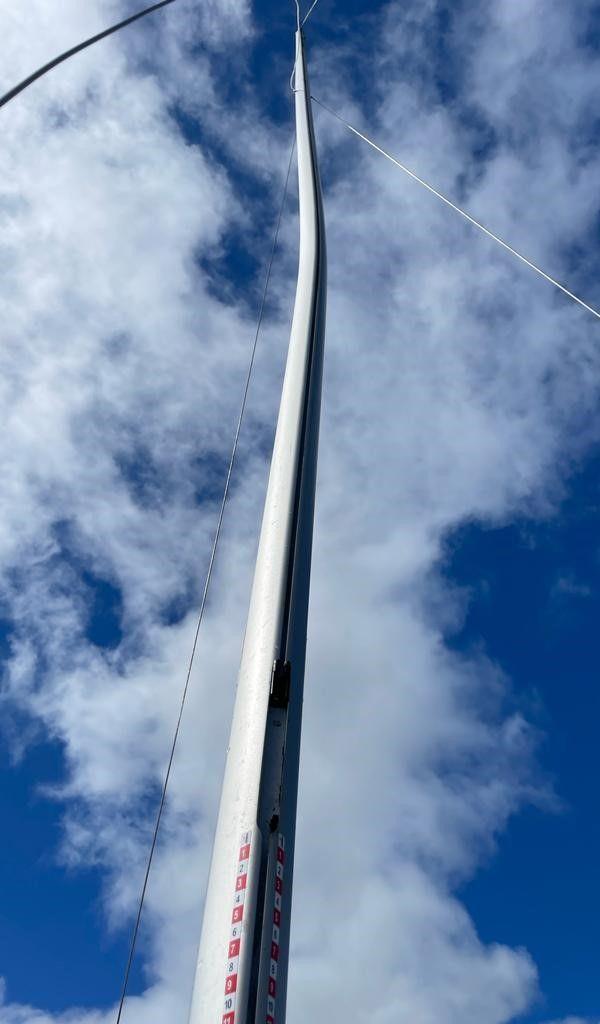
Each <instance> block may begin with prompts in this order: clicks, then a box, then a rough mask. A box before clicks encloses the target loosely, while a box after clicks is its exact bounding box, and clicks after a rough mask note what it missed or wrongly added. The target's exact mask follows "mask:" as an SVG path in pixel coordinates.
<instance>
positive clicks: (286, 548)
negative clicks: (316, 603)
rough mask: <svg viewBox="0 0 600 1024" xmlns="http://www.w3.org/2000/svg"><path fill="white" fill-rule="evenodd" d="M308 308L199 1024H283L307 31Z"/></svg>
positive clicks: (311, 300) (252, 615)
mask: <svg viewBox="0 0 600 1024" xmlns="http://www.w3.org/2000/svg"><path fill="white" fill-rule="evenodd" d="M295 106H296V137H297V150H298V178H299V198H300V256H299V271H298V285H297V291H296V303H295V307H294V317H293V321H292V329H291V335H290V344H289V351H288V359H287V366H286V372H285V379H284V383H283V392H282V396H281V406H280V410H279V419H278V423H277V432H276V435H275V445H274V449H273V458H272V462H271V472H270V476H269V485H268V489H267V496H266V501H265V508H264V513H263V521H262V528H261V534H260V542H259V548H258V556H257V560H256V568H255V573H254V583H253V587H252V596H251V600H250V609H249V612H248V621H247V625H246V635H245V639H244V647H243V652H242V660H241V666H240V671H239V677H238V686H237V695H236V701H235V708H234V713H233V723H232V727H231V735H230V741H229V751H228V756H227V764H226V768H225V777H224V781H223V789H222V793H221V804H220V809H219V817H218V822H217V830H216V835H215V841H214V847H213V855H212V863H211V868H210V875H209V881H208V890H207V896H206V905H205V909H204V920H203V925H202V937H201V940H200V949H199V954H198V964H197V968H196V977H195V983H194V995H193V999H192V1006H191V1011H190V1018H189V1020H190V1024H274V1022H276V1024H284V1021H285V1006H286V987H287V967H288V953H289V935H290V912H291V898H292V873H293V863H294V835H295V823H296V801H297V792H298V766H299V756H300V731H301V721H302V694H303V684H304V659H305V651H306V623H307V614H308V595H309V585H310V564H311V551H312V533H313V516H314V499H315V478H316V466H317V448H318V438H319V417H320V407H321V380H322V369H323V338H324V330H325V303H326V250H325V231H324V225H323V208H322V201H321V189H320V183H319V173H318V168H317V159H316V151H315V141H314V131H313V122H312V111H311V103H310V89H309V84H308V75H307V70H306V62H305V57H304V47H303V38H302V33H301V30H300V25H298V31H297V33H296V65H295Z"/></svg>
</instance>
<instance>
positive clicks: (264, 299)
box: [116, 139, 296, 1024]
mask: <svg viewBox="0 0 600 1024" xmlns="http://www.w3.org/2000/svg"><path fill="white" fill-rule="evenodd" d="M295 145H296V142H295V139H294V142H293V143H292V148H291V150H290V158H289V161H288V167H287V174H286V177H285V185H284V188H283V196H282V198H281V205H280V207H279V215H278V217H277V225H276V227H275V235H274V238H273V245H272V247H271V255H270V257H269V263H268V267H267V275H266V278H265V286H264V288H263V293H262V300H261V304H260V310H259V313H258V321H257V325H256V332H255V335H254V343H253V345H252V351H251V354H250V362H249V365H248V372H247V374H246V383H245V385H244V392H243V395H242V404H241V407H240V413H239V417H238V421H237V427H236V431H235V436H234V440H233V448H232V450H231V457H230V459H229V468H228V470H227V477H226V479H225V487H224V489H223V497H222V499H221V508H220V510H219V517H218V519H217V526H216V529H215V536H214V540H213V544H212V549H211V553H210V560H209V563H208V569H207V572H206V580H205V582H204V590H203V592H202V600H201V602H200V611H199V613H198V623H197V625H196V632H195V635H194V642H193V644H192V653H191V655H190V660H189V662H188V670H187V675H186V680H185V686H184V688H183V693H182V696H181V702H180V705H179V716H178V718H177V725H176V726H175V733H174V735H173V742H172V744H171V753H170V755H169V761H168V764H167V771H166V774H165V781H164V783H163V788H162V793H161V798H160V803H159V806H158V812H157V815H156V822H155V825H154V832H153V835H152V843H151V845H150V853H149V854H148V861H147V863H146V871H145V874H144V882H143V885H142V891H141V894H140V900H139V904H138V910H137V916H136V919H135V925H134V927H133V933H132V936H131V944H130V947H129V957H128V959H127V967H126V968H125V977H124V980H123V988H122V990H121V999H120V1001H119V1012H118V1014H117V1020H116V1024H120V1021H121V1014H122V1013H123V1006H124V1004H125V997H126V995H127V987H128V984H129V975H130V974H131V967H132V964H133V957H134V953H135V947H136V944H137V937H138V932H139V930H140V921H141V919H142V910H143V907H144V900H145V898H146V889H147V888H148V879H149V877H150V869H151V867H152V861H153V860H154V851H155V850H156V841H157V839H158V833H159V830H160V823H161V821H162V816H163V811H164V808H165V800H166V797H167V789H168V787H169V780H170V778H171V770H172V768H173V759H174V757H175V749H176V747H177V740H178V739H179V731H180V728H181V720H182V718H183V711H184V708H185V702H186V698H187V695H188V690H189V686H190V677H191V674H192V668H193V665H194V658H195V655H196V648H197V646H198V636H199V633H200V626H201V625H202V619H203V617H204V609H205V607H206V598H207V596H208V589H209V586H210V582H211V579H212V572H213V567H214V564H215V556H216V553H217V547H218V544H219V539H220V536H221V527H222V525H223V517H224V515H225V507H226V505H227V499H228V497H229V487H230V483H231V476H232V473H233V467H234V463H235V458H236V455H237V450H238V442H239V439H240V431H241V429H242V422H243V419H244V412H245V410H246V402H247V399H248V391H249V388H250V380H251V378H252V370H253V368H254V361H255V357H256V347H257V345H258V337H259V334H260V328H261V326H262V322H263V317H264V313H265V307H266V302H267V292H268V289H269V282H270V280H271V271H272V269H273V259H274V256H275V250H276V248H277V241H278V239H279V229H280V227H281V219H282V217H283V209H284V206H285V200H286V197H287V191H288V185H289V180H290V171H291V169H292V157H293V155H294V148H295Z"/></svg>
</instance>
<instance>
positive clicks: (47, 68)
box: [0, 0, 175, 107]
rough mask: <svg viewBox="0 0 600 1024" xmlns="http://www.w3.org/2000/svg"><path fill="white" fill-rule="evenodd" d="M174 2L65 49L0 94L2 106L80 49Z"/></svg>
mask: <svg viewBox="0 0 600 1024" xmlns="http://www.w3.org/2000/svg"><path fill="white" fill-rule="evenodd" d="M173 3H175V0H160V3H157V4H152V7H146V9H145V10H143V11H138V13H137V14H132V15H131V17H130V18H125V21H120V22H119V24H118V25H113V26H112V28H107V29H105V31H104V32H99V33H98V35H96V36H92V37H91V39H86V40H85V42H83V43H79V44H78V45H77V46H73V47H72V48H71V49H70V50H65V52H64V53H61V54H60V56H58V57H55V58H54V60H51V61H50V62H49V63H48V64H44V66H43V67H41V68H38V70H37V71H34V72H33V74H32V75H29V77H28V78H24V79H23V81H22V82H19V84H18V85H15V86H14V88H13V89H9V91H8V92H6V93H4V96H0V107H3V106H4V104H5V103H8V102H9V101H10V100H12V99H14V98H15V96H18V95H19V93H20V92H23V90H24V89H26V88H27V87H28V86H29V85H32V84H33V82H36V81H37V79H38V78H41V77H42V75H45V74H46V73H47V72H48V71H52V68H55V67H56V66H57V65H58V64H62V62H63V61H64V60H68V59H69V57H73V56H74V55H75V54H76V53H79V51H80V50H85V48H86V47H87V46H93V44H94V43H97V42H99V41H100V39H105V38H106V36H110V35H112V34H113V32H118V31H119V29H121V28H125V27H126V25H131V24H132V23H133V22H134V21H138V19H139V18H144V17H145V16H146V15H147V14H152V11H157V10H158V9H159V7H166V6H167V4H173Z"/></svg>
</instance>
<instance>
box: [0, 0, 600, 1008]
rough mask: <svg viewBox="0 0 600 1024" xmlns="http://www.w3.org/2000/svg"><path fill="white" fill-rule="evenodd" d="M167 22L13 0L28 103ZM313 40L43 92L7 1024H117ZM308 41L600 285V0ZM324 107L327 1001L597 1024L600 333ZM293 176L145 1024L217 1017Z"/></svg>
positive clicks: (16, 272)
mask: <svg viewBox="0 0 600 1024" xmlns="http://www.w3.org/2000/svg"><path fill="white" fill-rule="evenodd" d="M59 6H60V10H59V9H58V8H59ZM132 10H133V8H132V7H131V6H130V4H129V3H127V4H126V3H125V2H117V0H88V2H87V3H86V4H85V5H83V4H81V3H79V2H78V0H62V2H61V4H60V5H57V4H52V3H50V2H49V0H28V2H27V3H26V4H21V5H18V6H17V7H15V6H14V5H12V6H11V7H9V6H8V5H6V4H5V5H4V8H3V9H2V10H0V38H1V39H2V47H1V48H2V61H1V62H0V92H3V91H5V90H6V89H8V88H9V87H10V86H11V85H13V84H15V83H16V82H18V81H19V80H20V79H22V78H23V77H25V76H26V75H27V74H28V73H30V72H31V71H32V70H33V69H34V68H35V67H37V66H38V65H39V64H42V63H43V62H45V61H46V60H49V59H51V58H52V57H53V56H54V55H55V54H57V53H59V52H61V51H62V50H64V49H66V48H68V47H69V46H72V45H74V44H75V43H77V42H79V41H80V40H81V39H83V38H85V37H86V36H88V35H91V34H93V33H94V32H97V31H100V30H101V29H103V28H105V27H107V26H108V25H110V24H111V23H112V22H113V21H116V20H118V19H119V18H121V17H125V16H126V15H127V14H128V13H131V12H132ZM293 30H294V8H293V5H292V4H291V3H290V4H289V5H288V4H286V3H279V2H277V3H275V2H271V0H265V2H263V3H260V4H255V5H252V4H250V3H246V2H243V0H205V2H204V3H201V4H200V3H194V2H192V0H177V3H175V4H173V5H171V6H170V7H169V8H167V9H166V10H165V11H162V12H160V13H158V14H156V15H153V16H152V19H146V20H145V21H144V22H142V23H137V24H136V25H135V26H133V27H131V28H129V29H127V30H126V31H125V32H123V33H121V34H119V35H118V36H115V37H112V38H111V39H109V40H105V41H104V42H102V43H101V44H99V45H98V46H97V47H94V48H92V49H90V50H87V51H85V53H83V54H80V55H78V56H77V57H76V58H75V59H73V60H72V61H69V62H68V63H67V64H64V65H62V66H61V67H60V68H59V69H56V70H55V71H53V72H52V73H51V74H50V75H48V76H46V77H45V78H44V79H43V80H41V81H39V82H38V83H36V84H35V85H34V86H32V87H31V88H30V89H29V90H28V91H27V92H25V93H24V94H22V95H21V96H19V97H18V98H17V99H16V100H14V101H13V102H12V103H10V104H9V105H8V106H6V107H5V108H3V110H2V112H1V116H2V128H3V146H2V149H1V151H0V182H1V185H0V222H1V230H0V267H1V271H2V273H1V275H0V315H1V318H0V324H1V327H0V331H1V336H2V345H1V347H0V407H1V410H2V412H1V422H2V425H3V429H2V434H1V438H0V467H1V469H0V472H1V476H2V480H3V489H2V500H1V501H0V651H1V654H2V662H3V664H2V677H1V690H0V693H1V701H2V713H1V715H0V771H1V772H2V785H1V787H0V813H1V820H2V825H3V827H2V835H3V842H2V844H1V852H0V878H1V881H2V884H1V890H0V891H1V892H2V896H1V897H0V977H1V978H2V979H3V980H2V982H1V983H0V1024H109V1022H112V1021H114V1019H115V1007H116V1004H117V1001H118V996H119V991H120V985H121V981H122V976H123V971H124V966H125V961H126V956H127V948H128V941H129V938H130V935H131V929H132V924H133V919H134V915H135V911H136V907H137V900H138V897H139V892H140V887H141V882H142V878H143V871H144V866H145V861H146V857H147V854H148V849H149V844H150V839H151V833H152V827H153V821H154V815H155V813H156V808H157V804H158V800H159V795H160V786H161V783H162V779H163V775H164V771H165V767H166V763H167V759H168V753H169V748H170V742H171V737H172V734H173V728H174V724H175V720H176V716H177V711H178V703H179V698H180V694H181V690H182V687H183V683H184V679H185V671H186V667H187V659H188V657H189V653H190V649H191V644H192V639H193V633H194V629H195V622H196V616H197V612H198V605H199V598H200V594H201V590H202V585H203V580H204V574H205V572H206V567H207V563H208V557H209V551H210V543H211V538H212V532H213V530H214V527H215V522H216V516H217V513H218V504H219V497H220V493H221V490H222V486H223V482H224V476H225V472H226V464H227V458H228V454H229V450H230V446H231V441H232V437H233V433H234V428H235V421H236V415H237V410H238V408H239V402H240V399H241V393H242V388H243V381H244V375H245V370H246V366H247V360H248V357H249V352H250V346H251V344H252V340H253V334H254V329H255V324H256V317H257V310H258V304H259V301H260V292H261V287H262V282H263V279H264V273H265V266H266V261H267V258H268V253H269V250H270V246H271V242H272V237H273V230H274V224H275V220H276V216H277V209H278V204H279V201H280V197H281V192H282V186H283V179H284V176H285V168H286V166H287V160H288V155H289V147H290V144H291V138H292V106H291V95H290V91H289V77H290V72H291V66H292V59H293ZM306 35H307V45H308V48H309V68H310V74H311V80H312V90H313V93H314V94H315V95H316V96H317V97H319V98H320V99H322V100H323V101H324V102H326V103H327V104H328V105H329V106H331V107H333V108H334V109H335V110H337V111H339V112H340V113H341V114H343V115H344V116H345V117H347V119H348V120H350V121H351V122H352V123H353V124H354V125H355V126H356V127H357V128H359V129H361V130H364V131H365V132H366V133H367V134H369V135H370V136H371V137H372V138H374V139H375V140H376V141H377V142H379V143H380V144H381V145H382V146H384V147H385V148H386V149H388V150H389V151H390V152H392V153H393V154H394V155H395V156H397V157H398V158H399V159H401V160H402V161H403V162H405V163H406V164H407V165H408V166H409V167H411V168H413V169H414V170H415V171H416V172H417V173H418V174H420V175H421V176H423V177H424V178H426V179H427V180H428V181H430V182H431V183H432V184H433V185H435V186H436V187H437V188H439V189H440V190H441V191H443V192H444V193H445V194H447V195H448V196H450V197H451V198H453V199H455V200H456V201H457V202H459V203H461V204H462V205H463V206H464V207H465V208H466V209H467V210H468V211H469V212H470V213H471V214H472V215H473V216H475V217H477V218H478V219H480V220H481V221H483V222H484V223H485V224H486V225H487V226H488V227H490V229H492V230H493V231H495V232H496V233H498V234H500V235H501V236H502V237H503V238H505V239H506V240H507V241H508V242H510V244H512V245H513V246H514V247H515V248H517V249H519V250H520V251H522V252H523V253H524V254H525V255H526V256H528V257H529V258H530V259H532V260H534V261H536V262H538V263H540V264H541V265H542V266H543V268H544V269H545V270H546V271H547V272H548V273H549V274H551V275H552V276H554V277H556V278H557V279H558V280H560V281H562V282H564V283H565V284H566V286H567V287H569V288H570V289H571V290H572V291H574V292H576V293H577V294H578V295H580V296H581V297H582V298H583V299H584V300H585V301H587V302H588V303H590V304H591V305H592V306H596V308H598V307H600V284H599V283H598V275H597V273H595V268H596V266H597V260H598V255H599V253H600V201H599V198H598V188H597V182H598V180H599V172H600V153H599V147H598V140H599V139H600V123H599V121H598V112H597V96H598V91H599V88H600V63H599V59H598V56H599V52H600V15H599V11H598V7H597V5H594V4H593V3H592V2H589V0H582V3H580V4H578V5H577V7H576V9H575V7H574V5H572V4H567V3H562V2H558V3H555V4H552V5H549V4H544V3H541V2H539V0H493V2H491V0H476V2H475V3H470V4H466V3H463V2H462V0H458V2H454V3H451V4H450V3H444V2H441V0H421V2H420V3H416V2H413V0H406V2H402V3H400V2H375V3H374V2H372V0H371V2H367V0H348V2H347V3H342V0H320V2H319V4H318V5H317V7H316V8H315V11H314V13H313V14H312V15H311V18H310V21H309V22H308V23H307V26H306ZM315 123H316V135H317V143H318V148H319V153H320V158H321V171H322V179H323V189H324V201H325V214H326V224H327V235H328V252H329V298H328V326H327V339H326V363H325V379H324V396H323V397H324V401H323V413H322V429H321V449H320V462H319V479H318V499H317V514H316V523H315V548H314V562H313V582H312V592H311V610H310V620H309V640H308V660H307V675H306V688H305V711H304V733H303V749H302V764H301V784H300V796H299V809H298V831H297V851H296V868H295V899H294V911H293V931H292V953H291V967H290V981H289V993H288V1017H287V1019H288V1022H289V1024H300V1022H301V1021H306V1020H311V1019H312V1020H320V1019H327V1020H332V1021H342V1020H343V1021H346V1020H347V1021H353V1022H356V1024H362V1022H364V1024H366V1022H367V1021H368V1022H369V1024H403V1022H407V1024H408V1022H410V1024H433V1022H434V1021H435V1022H438V1021H439V1020H443V1021H444V1022H445V1024H508V1022H509V1021H515V1022H519V1024H599V1022H600V998H599V996H598V986H597V958H598V949H599V944H600V926H599V924H598V922H599V921H600V891H599V887H598V879H597V864H598V861H599V858H600V829H599V827H598V789H597V779H598V774H599V772H598V769H599V764H598V747H597V735H598V727H599V725H600V721H599V719H600V708H599V702H598V691H597V679H598V667H599V662H600V641H599V639H598V630H597V622H598V616H599V613H600V597H599V594H600V589H599V584H600V558H599V555H600V529H599V527H598V509H599V507H600V449H599V441H600V415H599V413H598V397H599V391H600V345H599V334H598V326H597V320H596V319H595V318H594V317H593V316H592V315H591V314H589V313H587V312H586V311H585V310H583V309H581V308H579V307H577V306H576V305H575V304H574V303H573V302H571V301H570V300H568V299H567V298H566V297H565V296H564V295H561V294H560V293H558V292H557V290H556V289H553V288H552V287H551V286H550V285H549V284H548V283H547V282H545V281H543V280H542V279H540V278H538V277H537V276H535V275H534V274H533V273H531V272H530V271H529V270H527V268H525V267H524V266H523V265H521V264H519V263H517V262H516V261H515V260H514V259H513V258H512V257H510V256H509V255H508V254H507V253H506V252H504V251H502V250H501V249H500V248H499V247H497V246H496V245H495V244H494V243H493V242H491V241H490V240H489V239H486V238H485V237H483V236H481V235H480V234H478V233H477V232H476V231H474V229H472V228H471V227H470V226H469V225H468V224H466V223H465V222H464V221H462V220H461V218H459V217H458V216H457V215H456V214H454V213H453V212H452V211H451V210H449V209H448V208H446V207H444V206H443V205H442V204H440V203H439V201H438V200H436V199H435V198H434V197H433V196H431V195H428V194H427V193H425V192H424V191H423V190H421V189H420V188H419V186H418V185H416V184H415V183H414V182H412V181H410V180H409V179H407V178H406V177H405V176H404V175H402V174H401V172H400V171H399V170H397V169H396V168H394V167H393V166H392V165H391V164H389V163H388V162H387V161H385V160H383V158H381V157H380V156H378V155H377V154H376V153H374V152H373V151H372V150H370V149H369V148H368V147H366V146H365V145H364V144H363V143H361V142H360V141H359V140H358V139H356V138H354V137H352V136H350V135H349V134H348V133H347V132H346V131H345V129H344V128H343V127H342V126H341V125H340V124H339V122H337V121H335V119H333V118H332V117H331V116H330V115H328V114H327V113H326V112H325V111H323V110H321V109H318V108H317V109H316V110H315ZM295 190H296V183H295V180H294V181H293V182H292V185H291V189H290V193H291V194H290V196H289V199H288V202H287V204H286V207H285V213H284V218H283V223H282V231H281V238H280V245H279V248H278V251H277V256H276V261H275V266H274V274H273V280H272V285H271V289H270V293H269V301H268V305H267V311H266V317H265V323H264V328H263V331H262V334H261V339H260V346H259V352H258V360H257V365H256V370H255V374H254V376H253V381H252V386H251V391H250V396H249V405H248V411H247V416H246V420H245V424H244V429H243V432H242V437H241V447H240V453H239V461H238V464H237V469H236V474H235V477H234V482H233V487H232V492H231V500H230V503H229V506H228V509H227V514H226V519H225V525H224V533H223V538H222V544H221V546H220V550H219V557H218V560H217V565H216V572H215V576H214V580H213V587H212V591H211V596H210V600H209V604H208V607H207V614H206V618H205V621H204V624H203V629H202V633H201V641H200V646H199V651H198V656H197V659H196V662H195V666H194V671H193V675H192V686H191V691H190V698H189V703H188V706H187V709H186V714H185V718H184V723H183V729H182V733H181V738H180V743H179V746H178V750H177V756H176V760H175V765H174V772H173V776H172V782H171V786H170V790H169V797H168V803H167V810H166V815H165V819H164V824H163V829H162V831H161V835H160V841H159V844H158V849H157V855H156V860H155V863H154V867H153V870H152V874H151V878H150V885H149V889H148V895H147V901H146V905H145V910H144V917H143V922H142V929H141V934H140V941H139V947H138V953H137V956H136V960H135V964H134V969H133V974H132V981H131V989H130V998H129V999H128V1001H127V1004H126V1010H125V1014H124V1017H123V1020H124V1024H141V1022H143V1024H164V1021H166V1020H168V1021H170V1022H173V1024H178V1022H182V1024H185V1022H186V1020H187V1012H188V1006H189V999H190V996H191V985H192V978H193V967H194V960H195V955H196V945H197V941H198V937H199V930H200V921H201V910H202V898H203V887H204V885H205V882H206V875H207V867H208V858H209V856H210V844H211V838H212V833H213V829H214V824H215V817H216V807H217V801H218V795H219V786H220V780H221V775H222V771H223V766H224V755H225V748H226V742H227V734H228V728H229V721H230V716H231V710H232V704H233V696H234V689H235V677H236V670H237V664H238V661H239V655H240V650H241V640H242V633H243V627H244V620H245V613H246V610H247V604H248V599H249V590H250V583H251V576H252V565H253V558H254V555H255V551H256V543H257V533H258V527H259V523H260V515H261V508H262V502H263V498H264V491H265V485H266V478H267V473H268V461H269V454H270V448H271V444H272V438H273V432H274V424H275V418H276V413H277V404H278V392H279V387H280V384H281V379H282V373H283V366H284V360H285V350H286V344H287V337H288V331H289V322H290V313H291V307H292V301H293V292H294V284H295V272H296V258H297V222H296V215H297V204H296V198H295Z"/></svg>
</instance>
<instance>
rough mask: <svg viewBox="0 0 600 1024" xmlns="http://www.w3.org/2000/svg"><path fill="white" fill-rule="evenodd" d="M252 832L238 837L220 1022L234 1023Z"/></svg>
mask: <svg viewBox="0 0 600 1024" xmlns="http://www.w3.org/2000/svg"><path fill="white" fill-rule="evenodd" d="M251 843H252V832H244V833H243V835H242V837H241V839H240V852H239V854H238V864H237V870H236V875H235V893H234V896H233V911H232V914H231V931H230V934H229V946H228V949H227V968H226V974H225V1002H224V1004H223V1017H222V1021H221V1024H235V1004H236V999H237V983H238V968H239V963H240V945H241V941H242V928H243V922H244V905H245V902H246V886H247V884H248V861H249V860H250V846H251Z"/></svg>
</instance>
